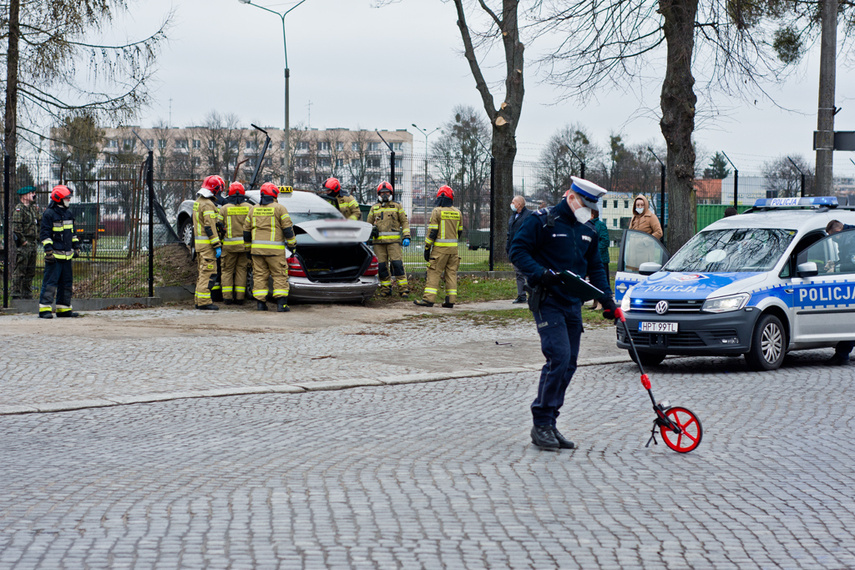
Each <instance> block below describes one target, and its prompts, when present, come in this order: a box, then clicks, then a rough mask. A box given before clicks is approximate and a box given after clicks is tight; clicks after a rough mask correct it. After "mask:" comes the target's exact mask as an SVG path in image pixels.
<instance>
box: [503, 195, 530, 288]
mask: <svg viewBox="0 0 855 570" xmlns="http://www.w3.org/2000/svg"><path fill="white" fill-rule="evenodd" d="M531 214H532V212H531V210H529V209H527V208H526V207H525V198H523V197H522V196H514V199H513V200H511V217H510V219H509V220H508V237H507V240H506V241H505V253H508V254H510V251H511V242H513V241H514V237H515V236H516V235H517V232H518V231H519V229H520V228H521V227H522V225H523V222H524V221H526V220H527V219H528V217H529V216H531ZM514 276H515V277H516V280H517V298H516V299H514V304H520V303H525V302H526V296H525V275H523V274H522V272H521V271H520V269H519V267H517V266H516V265H514Z"/></svg>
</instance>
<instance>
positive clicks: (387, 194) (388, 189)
mask: <svg viewBox="0 0 855 570" xmlns="http://www.w3.org/2000/svg"><path fill="white" fill-rule="evenodd" d="M377 197H378V202H377V203H376V204H374V205H373V206H371V211H369V212H368V220H367V221H368V223H369V224H373V225H374V229H373V230H372V233H371V235H372V237H373V241H374V255H376V256H377V261H378V262H379V273H380V295H381V296H382V297H390V296H392V279H391V278H390V277H389V267H388V266H389V265H391V266H392V276H394V277H395V280H396V281H397V283H398V293H399V294H400V295H401V297H406V296H407V295H409V294H410V285H409V284H408V283H407V274H406V272H405V271H404V256H403V250H402V249H401V245H402V244H403V246H404V247H407V246H409V245H410V222H409V221H408V220H407V213H406V212H404V208H403V207H402V206H401V205H400V204H399V203H397V202H393V201H392V197H393V189H392V185H391V184H389V183H388V182H381V183H380V185H379V186H378V187H377ZM387 262H388V263H387Z"/></svg>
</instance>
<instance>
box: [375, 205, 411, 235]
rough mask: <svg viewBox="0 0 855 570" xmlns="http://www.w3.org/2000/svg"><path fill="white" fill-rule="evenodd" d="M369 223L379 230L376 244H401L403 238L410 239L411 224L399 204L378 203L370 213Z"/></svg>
mask: <svg viewBox="0 0 855 570" xmlns="http://www.w3.org/2000/svg"><path fill="white" fill-rule="evenodd" d="M367 221H368V223H369V224H374V227H376V228H377V232H378V234H377V237H375V238H374V243H378V244H386V243H400V242H401V238H402V237H405V238H409V237H410V222H409V220H407V213H406V212H405V211H404V208H403V207H401V205H400V204H398V203H397V202H392V201H389V202H383V201H380V202H377V203H376V204H374V205H373V206H371V211H369V212H368V220H367Z"/></svg>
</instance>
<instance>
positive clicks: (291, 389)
mask: <svg viewBox="0 0 855 570" xmlns="http://www.w3.org/2000/svg"><path fill="white" fill-rule="evenodd" d="M621 362H630V360H629V358H628V357H626V356H608V357H603V358H588V359H585V360H580V361H579V363H578V364H577V366H599V365H603V364H617V363H621ZM541 367H542V365H541V364H529V365H524V366H508V367H503V368H474V369H471V370H458V371H457V372H420V373H417V374H405V375H401V376H379V377H377V378H350V379H347V380H322V381H319V382H307V383H300V384H276V385H269V386H247V387H234V388H214V389H211V390H196V391H193V390H188V391H176V392H160V393H155V394H145V395H141V396H113V397H110V398H92V399H88V400H67V401H64V402H46V403H43V404H33V405H10V406H2V405H0V416H14V415H22V414H47V413H54V412H69V411H73V410H88V409H93V408H110V407H114V406H129V405H133V404H152V403H155V402H170V401H173V400H187V399H191V398H222V397H224V396H247V395H252V394H301V393H305V392H322V391H329V390H348V389H350V388H362V387H366V386H395V385H399V384H423V383H427V382H441V381H443V380H457V379H460V378H478V377H482V376H490V375H493V374H512V373H516V372H533V371H536V370H540V369H541Z"/></svg>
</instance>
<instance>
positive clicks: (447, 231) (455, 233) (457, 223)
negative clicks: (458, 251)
mask: <svg viewBox="0 0 855 570" xmlns="http://www.w3.org/2000/svg"><path fill="white" fill-rule="evenodd" d="M462 231H463V224H462V220H461V219H460V210H458V209H457V208H455V207H454V206H438V207H436V208H434V209H433V212H431V214H430V223H428V236H427V239H425V246H427V247H455V248H456V247H457V240H458V239H459V238H460V233H461V232H462Z"/></svg>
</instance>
